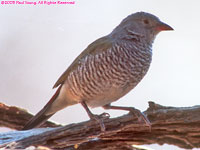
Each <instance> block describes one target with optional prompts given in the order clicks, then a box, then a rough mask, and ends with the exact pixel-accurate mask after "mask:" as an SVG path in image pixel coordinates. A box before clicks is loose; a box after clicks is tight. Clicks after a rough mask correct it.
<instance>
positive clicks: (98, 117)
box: [81, 101, 110, 131]
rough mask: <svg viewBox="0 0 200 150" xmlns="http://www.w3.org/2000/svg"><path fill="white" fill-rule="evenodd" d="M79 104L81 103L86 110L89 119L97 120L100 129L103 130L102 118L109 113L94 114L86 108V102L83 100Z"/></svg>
mask: <svg viewBox="0 0 200 150" xmlns="http://www.w3.org/2000/svg"><path fill="white" fill-rule="evenodd" d="M81 104H82V106H83V107H84V108H85V110H86V112H87V114H88V116H89V117H90V119H91V120H95V121H97V122H98V123H99V124H100V127H101V131H105V130H106V128H105V125H104V123H103V119H105V118H109V117H110V115H109V114H108V113H103V114H101V115H94V114H93V113H92V112H91V111H90V109H89V108H88V106H87V104H86V103H85V102H84V101H82V102H81Z"/></svg>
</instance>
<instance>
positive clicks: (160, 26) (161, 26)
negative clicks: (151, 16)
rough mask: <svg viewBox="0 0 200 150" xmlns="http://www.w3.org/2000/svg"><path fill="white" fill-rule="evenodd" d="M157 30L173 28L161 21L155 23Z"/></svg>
mask: <svg viewBox="0 0 200 150" xmlns="http://www.w3.org/2000/svg"><path fill="white" fill-rule="evenodd" d="M156 28H157V30H158V31H167V30H174V29H173V28H172V27H170V26H169V25H168V24H166V23H163V22H160V23H159V24H158V25H157V27H156Z"/></svg>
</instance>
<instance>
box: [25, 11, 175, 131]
mask: <svg viewBox="0 0 200 150" xmlns="http://www.w3.org/2000/svg"><path fill="white" fill-rule="evenodd" d="M165 30H173V29H172V27H170V26H169V25H167V24H165V23H163V22H161V21H160V20H159V19H158V18H157V17H156V16H154V15H152V14H149V13H145V12H137V13H134V14H131V15H129V16H128V17H126V18H125V19H124V20H122V22H121V23H120V24H119V25H118V26H117V27H116V28H115V29H114V30H113V31H112V32H111V33H110V34H108V35H106V36H104V37H101V38H99V39H97V40H96V41H94V42H93V43H91V44H90V45H89V46H88V47H87V48H86V49H85V50H84V51H83V52H82V53H81V54H80V55H79V56H78V57H77V58H76V59H75V60H74V62H73V63H72V64H71V65H70V66H69V68H68V69H67V70H66V71H65V72H64V73H63V74H62V75H61V77H60V78H59V79H58V81H57V82H56V83H55V85H54V86H53V88H56V87H58V89H57V91H56V93H55V94H54V95H53V97H52V98H51V99H50V101H49V102H48V103H47V104H46V105H45V106H44V108H43V109H42V110H41V111H40V112H38V113H37V114H36V115H35V116H34V117H33V118H31V119H30V121H28V123H27V124H26V125H25V127H24V128H23V130H27V129H31V128H34V127H38V126H40V125H41V124H42V123H44V122H45V121H46V120H47V119H48V118H50V117H51V116H52V115H54V114H55V113H56V112H57V111H59V110H61V109H63V108H65V107H68V106H70V105H74V104H77V103H80V104H82V106H83V107H84V108H85V110H86V111H87V113H88V115H89V117H90V118H91V119H95V120H96V121H98V122H99V123H100V127H101V129H102V130H105V126H104V124H103V121H102V117H105V116H106V114H105V113H103V114H102V115H94V114H92V112H91V111H90V110H89V108H88V106H89V107H103V108H104V109H120V110H127V111H130V112H131V113H133V114H134V115H136V116H137V117H138V119H140V120H141V119H142V120H143V121H144V122H145V124H146V125H148V126H151V124H150V121H149V120H148V118H147V117H146V116H145V115H144V114H142V113H141V112H140V111H139V110H137V109H135V108H133V107H120V106H112V105H110V104H111V103H112V102H114V101H116V100H118V99H119V98H121V97H122V96H124V95H126V94H127V93H128V92H129V91H130V90H132V89H133V88H134V87H135V86H136V85H137V84H138V83H139V82H140V81H141V79H142V78H143V77H144V75H145V74H146V73H147V71H148V69H149V66H150V63H151V60H152V43H153V41H154V39H155V37H156V35H157V34H158V33H159V32H160V31H165ZM136 102H137V100H136Z"/></svg>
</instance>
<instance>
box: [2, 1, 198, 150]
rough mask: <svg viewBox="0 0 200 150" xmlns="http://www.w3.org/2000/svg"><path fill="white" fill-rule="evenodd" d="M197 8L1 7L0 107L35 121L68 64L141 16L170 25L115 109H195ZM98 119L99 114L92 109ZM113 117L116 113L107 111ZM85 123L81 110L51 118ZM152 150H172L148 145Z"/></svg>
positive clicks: (128, 4) (178, 4) (144, 4)
mask: <svg viewBox="0 0 200 150" xmlns="http://www.w3.org/2000/svg"><path fill="white" fill-rule="evenodd" d="M199 6H200V1H198V0H193V1H183V0H174V1H158V0H148V1H147V0H109V1H108V0H101V1H100V0H84V1H83V0H82V1H80V0H76V1H75V5H60V6H59V5H50V6H48V5H45V6H42V5H37V6H32V5H29V6H28V5H21V6H19V5H10V6H8V5H4V6H3V5H0V18H1V21H0V101H1V102H3V103H6V104H8V105H15V106H19V107H22V108H25V109H27V110H29V111H30V112H32V113H34V114H35V113H37V112H38V111H39V110H40V109H41V108H42V107H43V106H44V105H45V104H46V103H47V101H48V99H49V98H50V97H51V96H52V95H53V93H54V92H55V90H52V89H51V88H52V86H53V84H54V83H55V82H56V80H57V79H58V77H59V76H60V75H61V74H62V73H63V72H64V71H65V69H66V68H67V67H68V66H69V65H70V63H71V62H72V61H73V60H74V59H75V57H76V56H77V55H78V54H80V52H81V51H82V50H83V49H84V48H86V47H87V45H88V44H89V43H91V42H92V41H94V40H95V39H97V38H99V37H101V36H104V35H106V34H108V33H110V32H111V31H112V29H113V28H114V27H115V26H116V25H118V24H119V22H121V20H122V19H123V18H125V17H126V16H127V15H129V14H131V13H134V12H137V11H147V12H150V13H153V14H155V15H157V16H158V17H159V18H160V19H161V20H162V21H164V22H165V23H167V24H169V25H171V26H172V27H173V28H174V29H175V31H173V32H162V33H160V34H159V35H158V37H157V38H156V40H155V42H154V45H153V52H154V55H153V62H152V65H151V68H150V70H149V72H148V74H147V76H146V77H145V78H144V79H143V80H142V82H141V83H140V84H139V85H138V86H137V87H136V88H135V89H134V90H133V91H132V92H130V93H129V94H128V95H127V96H125V97H123V98H122V99H121V100H119V101H118V102H116V103H115V104H116V105H124V106H134V107H136V108H139V109H140V110H146V108H147V106H148V103H147V102H148V101H149V100H152V101H155V102H157V103H159V104H162V105H170V106H192V105H198V104H199V99H200V94H199V85H200V78H199V76H200V67H199V65H200V59H199V56H200V48H199V47H200V46H199V42H200V38H199V35H200V10H199ZM92 111H93V112H94V113H102V112H103V109H93V110H92ZM109 113H111V115H112V116H117V115H120V114H121V112H119V111H109ZM86 119H88V117H87V114H86V112H85V111H84V109H83V108H82V107H81V106H80V105H76V106H72V107H70V108H67V109H65V110H63V111H61V112H59V113H57V114H56V115H55V116H53V117H52V118H51V120H53V121H56V122H58V123H63V124H69V123H73V122H80V121H83V120H86ZM149 147H152V148H153V149H155V150H160V149H163V150H164V149H166V150H167V149H171V150H178V149H179V148H177V147H174V146H168V145H164V146H162V147H160V146H157V145H151V146H149Z"/></svg>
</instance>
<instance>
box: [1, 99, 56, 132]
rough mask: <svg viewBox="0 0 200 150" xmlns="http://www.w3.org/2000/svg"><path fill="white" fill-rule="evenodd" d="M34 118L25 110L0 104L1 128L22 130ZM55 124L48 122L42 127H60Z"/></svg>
mask: <svg viewBox="0 0 200 150" xmlns="http://www.w3.org/2000/svg"><path fill="white" fill-rule="evenodd" d="M31 117H33V115H32V114H30V113H28V112H27V111H26V110H25V109H21V108H18V107H15V106H7V105H5V104H3V103H0V127H8V128H11V129H16V130H20V129H22V128H23V126H24V125H25V124H26V123H27V122H28V120H29V119H30V118H31ZM58 126H59V125H56V124H55V123H53V122H50V121H47V122H46V123H45V124H43V126H42V127H58Z"/></svg>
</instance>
